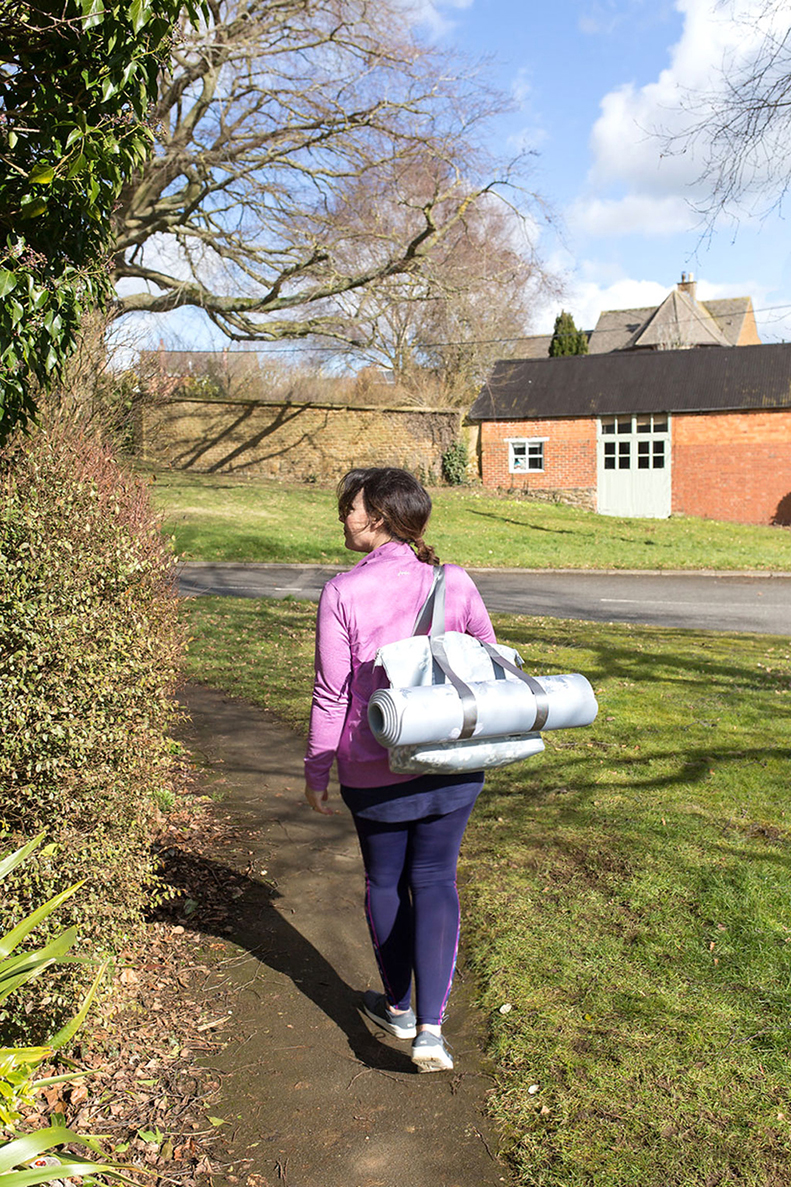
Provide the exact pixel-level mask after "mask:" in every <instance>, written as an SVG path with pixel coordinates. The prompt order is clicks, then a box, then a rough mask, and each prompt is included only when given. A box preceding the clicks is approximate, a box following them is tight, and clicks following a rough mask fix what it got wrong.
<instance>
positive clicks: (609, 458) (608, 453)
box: [604, 441, 615, 470]
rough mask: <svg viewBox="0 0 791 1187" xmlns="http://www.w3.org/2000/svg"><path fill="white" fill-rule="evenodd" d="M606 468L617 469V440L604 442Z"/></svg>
mask: <svg viewBox="0 0 791 1187" xmlns="http://www.w3.org/2000/svg"><path fill="white" fill-rule="evenodd" d="M604 468H605V470H614V469H615V442H614V441H605V442H604Z"/></svg>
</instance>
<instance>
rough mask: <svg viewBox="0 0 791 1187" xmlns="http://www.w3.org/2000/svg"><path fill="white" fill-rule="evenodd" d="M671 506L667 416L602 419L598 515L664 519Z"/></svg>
mask: <svg viewBox="0 0 791 1187" xmlns="http://www.w3.org/2000/svg"><path fill="white" fill-rule="evenodd" d="M670 506H671V503H670V417H669V416H666V415H664V414H662V415H657V414H655V415H653V416H649V415H640V416H603V417H601V419H600V420H599V429H598V510H599V513H600V514H601V515H634V516H643V517H644V518H646V519H666V518H667V517H668V516H669V515H670Z"/></svg>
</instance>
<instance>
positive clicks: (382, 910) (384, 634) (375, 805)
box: [305, 467, 495, 1072]
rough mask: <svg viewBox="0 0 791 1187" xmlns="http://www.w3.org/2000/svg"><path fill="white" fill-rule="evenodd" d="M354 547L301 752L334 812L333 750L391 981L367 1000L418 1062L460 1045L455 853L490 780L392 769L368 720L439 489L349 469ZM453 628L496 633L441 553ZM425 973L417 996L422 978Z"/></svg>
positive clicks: (332, 615) (404, 630)
mask: <svg viewBox="0 0 791 1187" xmlns="http://www.w3.org/2000/svg"><path fill="white" fill-rule="evenodd" d="M338 513H339V518H340V521H341V523H342V524H343V531H344V537H345V542H346V547H347V548H349V549H351V550H352V551H353V552H361V553H364V554H365V555H364V556H363V558H362V560H360V561H359V562H358V563H357V564H356V565H355V567H354V568H353V569H351V570H350V571H349V572H347V573H341V574H339V575H338V576H337V577H334V578H333V579H332V580H331V581H329V582H328V583H327V585H326V586H325V587H324V590H323V592H322V595H321V600H320V602H319V610H318V620H317V630H316V678H315V684H314V689H313V703H312V708H311V717H310V733H309V739H308V749H307V755H306V758H305V779H306V783H305V795H306V798H307V800H308V803H309V804H310V805H311V807H312V808H313V810H314V811H316V812H321V813H324V814H326V815H330V814H332V811H333V809H332V808H331V807H330V806H329V804H328V794H329V793H328V784H329V775H330V769H331V767H332V764H333V761H335V762H337V770H338V778H339V781H340V785H341V796H342V798H343V801H344V803H345V804H346V805H347V807H348V808H349V809H350V811H351V813H352V816H353V818H354V823H355V826H356V828H357V835H358V837H359V841H360V848H361V850H362V856H363V864H364V867H365V882H366V896H365V908H366V915H367V919H368V926H369V929H370V933H371V939H372V941H373V946H374V952H375V954H376V959H377V963H378V966H379V971H380V974H381V977H382V984H383V989H384V992H383V993H376V992H374V991H373V990H368V991H367V992H366V993H365V994H364V997H363V1009H364V1010H365V1013H366V1014H367V1015H368V1017H369V1018H371V1019H372V1020H373V1021H374V1022H375V1023H377V1025H378V1026H380V1027H382V1029H384V1030H386V1031H387V1032H388V1033H389V1034H391V1035H395V1036H396V1037H397V1038H402V1039H413V1043H412V1059H413V1061H414V1063H415V1064H416V1065H417V1067H418V1069H419V1070H420V1071H430V1072H431V1071H443V1070H447V1069H449V1068H452V1067H453V1058H452V1056H451V1054H450V1051H449V1050H448V1047H447V1045H446V1043H445V1041H444V1039H443V1037H442V1020H443V1016H444V1013H445V1007H446V1004H447V1001H448V996H449V994H450V988H451V983H452V980H453V973H454V969H455V964H456V955H457V951H458V938H459V899H458V893H457V889H456V865H457V861H458V855H459V847H460V845H461V840H462V836H463V834H464V829H465V827H466V824H467V821H468V819H469V816H470V813H471V811H472V808H473V805H474V803H475V800H476V799H477V797H478V795H479V794H480V791H481V788H482V787H483V772H476V773H470V772H465V773H464V774H461V775H453V774H451V775H419V776H414V775H394V774H393V773H392V772H391V771H390V769H389V767H388V762H387V751H386V750H385V749H384V747H382V746H380V745H379V743H378V742H376V740H375V739H374V737H373V734H372V733H371V731H370V729H369V726H368V718H367V711H368V701H369V700H370V698H371V696H372V695H373V693H374V691H375V690H376V689H377V688H378V687H381V686H382V684H383V683H385V681H384V678H383V677H382V676H381V672H382V669H381V668H376V669H375V668H374V658H375V655H376V652H377V650H378V648H380V647H382V646H384V645H385V644H386V643H392V642H395V641H396V640H397V639H402V638H405V637H407V636H409V635H411V634H412V631H413V628H414V624H415V619H416V617H417V614H418V611H419V610H420V608H421V606H422V605H423V603H424V601H425V600H426V597H427V596H428V593H429V591H430V589H431V586H432V583H433V579H434V571H433V570H434V566H435V565H437V564H438V563H439V560H438V558H437V556H436V554H435V553H434V551H433V549H432V548H431V547H430V546H429V545H427V544H426V543H425V542H424V540H423V533H424V532H425V530H426V525H427V523H428V519H429V516H430V514H431V499H430V498H429V496H428V493H427V492H426V491H425V490H424V489H423V487H422V486H421V485H420V483H419V482H418V481H417V480H416V479H415V478H413V476H412V475H411V474H409V473H408V472H407V471H405V470H399V469H395V468H391V467H374V468H370V469H360V470H350V471H349V473H348V474H346V475H345V477H344V478H343V479H342V480H341V482H340V484H339V486H338ZM445 584H446V610H445V615H446V629H447V630H455V631H463V632H466V633H467V634H470V635H475V636H476V637H477V638H479V639H483V640H484V641H486V642H491V643H493V642H494V641H495V637H494V631H493V630H492V625H491V622H490V621H489V615H488V614H487V612H486V608H485V606H484V604H483V602H482V600H481V597H480V595H479V593H478V591H477V589H476V588H475V585H474V584H473V582H472V580H471V578H470V577H469V576H468V575H467V573H466V572H465V571H464V569H461V568H459V567H458V566H457V565H447V566H446V567H445ZM413 978H414V983H415V998H414V1009H413V1007H412V996H411V995H412V981H413Z"/></svg>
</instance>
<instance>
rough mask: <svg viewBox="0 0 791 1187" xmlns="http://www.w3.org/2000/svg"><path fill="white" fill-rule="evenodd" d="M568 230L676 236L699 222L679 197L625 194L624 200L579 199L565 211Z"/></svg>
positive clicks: (594, 233)
mask: <svg viewBox="0 0 791 1187" xmlns="http://www.w3.org/2000/svg"><path fill="white" fill-rule="evenodd" d="M568 221H569V225H570V226H571V228H572V229H573V230H574V231H576V232H578V233H579V234H584V235H613V236H616V235H675V234H678V233H679V232H682V233H683V232H684V231H689V230H690V229H691V228H693V227H694V226H695V224H696V223H697V222H698V221H699V220H698V216H697V215H696V214H694V213H693V211H691V210H690V208H689V205H688V203H687V202H685V201H684V199H683V198H682V197H680V196H679V195H678V194H665V195H661V196H655V195H654V194H639V193H638V194H627V195H626V196H625V197H624V198H579V199H577V201H576V202H575V203H574V204H573V206H572V207H571V209H570V210H569V212H568Z"/></svg>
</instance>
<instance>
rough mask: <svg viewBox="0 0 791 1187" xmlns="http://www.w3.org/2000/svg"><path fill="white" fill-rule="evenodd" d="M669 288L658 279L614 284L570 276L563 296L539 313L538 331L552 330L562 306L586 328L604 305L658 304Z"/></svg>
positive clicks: (591, 268)
mask: <svg viewBox="0 0 791 1187" xmlns="http://www.w3.org/2000/svg"><path fill="white" fill-rule="evenodd" d="M588 271H592V272H595V273H596V274H601V268H600V267H599V266H598V265H595V266H592V265H591V266H588V265H583V266H582V272H583V273H586V272H588ZM668 292H669V287H668V285H666V284H660V283H659V282H658V281H655V280H632V279H631V278H629V277H622V278H621V279H619V280H616V281H614V282H613V283H611V284H600V283H597V282H596V281H594V280H589V279H586V277H585V276H584V275H582V276H573V277H569V278H568V279H567V281H566V291H565V295H564V297H563V300H562V301H560V302H558V301H553V302H552V303H551V304H548V305H546V306H545V307H544V308H543V309H542V310H541V312H540V313H537V315H536V331H535V332H536V333H537V334H549V333H551V331H552V328H553V326H554V324H555V318H556V317H557V315H558V314H559V313H560V311H561V308H562V309H566V310H568V312H569V313H571V314H572V316H573V318H574V321H575V323H576V324H577V325H578V326H579V327H580V329H584V330H592V329H593V327H594V326H595V325H596V322H597V321H598V320H599V314H600V313H601V312H602V310H604V309H640V308H642V307H643V306H652V305H658V304H659V302H660V301H663V300H664V299H665V297H666V296H667V294H668Z"/></svg>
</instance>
